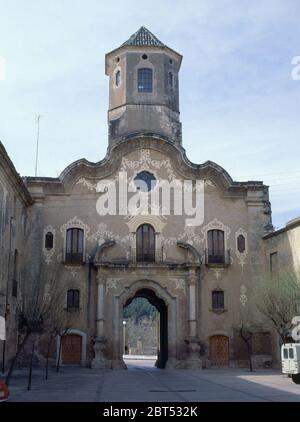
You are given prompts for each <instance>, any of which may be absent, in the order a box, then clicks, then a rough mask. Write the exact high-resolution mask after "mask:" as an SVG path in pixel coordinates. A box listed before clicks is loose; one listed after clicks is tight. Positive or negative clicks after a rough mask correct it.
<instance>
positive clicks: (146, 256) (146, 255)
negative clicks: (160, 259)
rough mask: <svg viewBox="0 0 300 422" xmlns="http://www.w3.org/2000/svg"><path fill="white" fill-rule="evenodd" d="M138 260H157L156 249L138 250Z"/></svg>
mask: <svg viewBox="0 0 300 422" xmlns="http://www.w3.org/2000/svg"><path fill="white" fill-rule="evenodd" d="M136 262H155V249H150V250H149V251H148V252H139V251H136Z"/></svg>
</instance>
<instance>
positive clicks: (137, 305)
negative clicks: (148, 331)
mask: <svg viewBox="0 0 300 422" xmlns="http://www.w3.org/2000/svg"><path fill="white" fill-rule="evenodd" d="M156 313H157V310H156V308H155V307H154V306H153V305H151V303H150V302H149V301H148V300H147V299H145V298H143V297H137V298H135V299H133V301H132V302H131V303H130V304H129V305H128V306H126V307H125V308H124V313H123V316H124V318H125V319H132V320H134V321H135V322H136V323H138V322H139V321H140V320H141V319H143V318H149V319H155V318H156Z"/></svg>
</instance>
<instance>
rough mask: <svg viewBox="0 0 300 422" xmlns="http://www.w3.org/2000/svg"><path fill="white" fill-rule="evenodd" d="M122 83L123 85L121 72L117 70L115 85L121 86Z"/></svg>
mask: <svg viewBox="0 0 300 422" xmlns="http://www.w3.org/2000/svg"><path fill="white" fill-rule="evenodd" d="M120 83H121V72H120V71H119V70H117V71H116V75H115V84H116V86H120Z"/></svg>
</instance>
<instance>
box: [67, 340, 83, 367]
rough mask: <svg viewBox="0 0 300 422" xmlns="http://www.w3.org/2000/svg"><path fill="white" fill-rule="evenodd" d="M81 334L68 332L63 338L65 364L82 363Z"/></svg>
mask: <svg viewBox="0 0 300 422" xmlns="http://www.w3.org/2000/svg"><path fill="white" fill-rule="evenodd" d="M81 342H82V339H81V336H79V335H78V334H67V335H65V336H63V338H62V362H63V363H64V364H65V365H80V363H81Z"/></svg>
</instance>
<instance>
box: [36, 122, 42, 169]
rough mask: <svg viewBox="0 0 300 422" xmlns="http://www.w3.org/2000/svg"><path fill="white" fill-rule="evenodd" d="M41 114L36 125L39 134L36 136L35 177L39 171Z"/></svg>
mask: <svg viewBox="0 0 300 422" xmlns="http://www.w3.org/2000/svg"><path fill="white" fill-rule="evenodd" d="M41 117H42V116H41V114H38V115H37V117H36V124H37V134H36V153H35V177H37V170H38V156H39V141H40V120H41Z"/></svg>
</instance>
